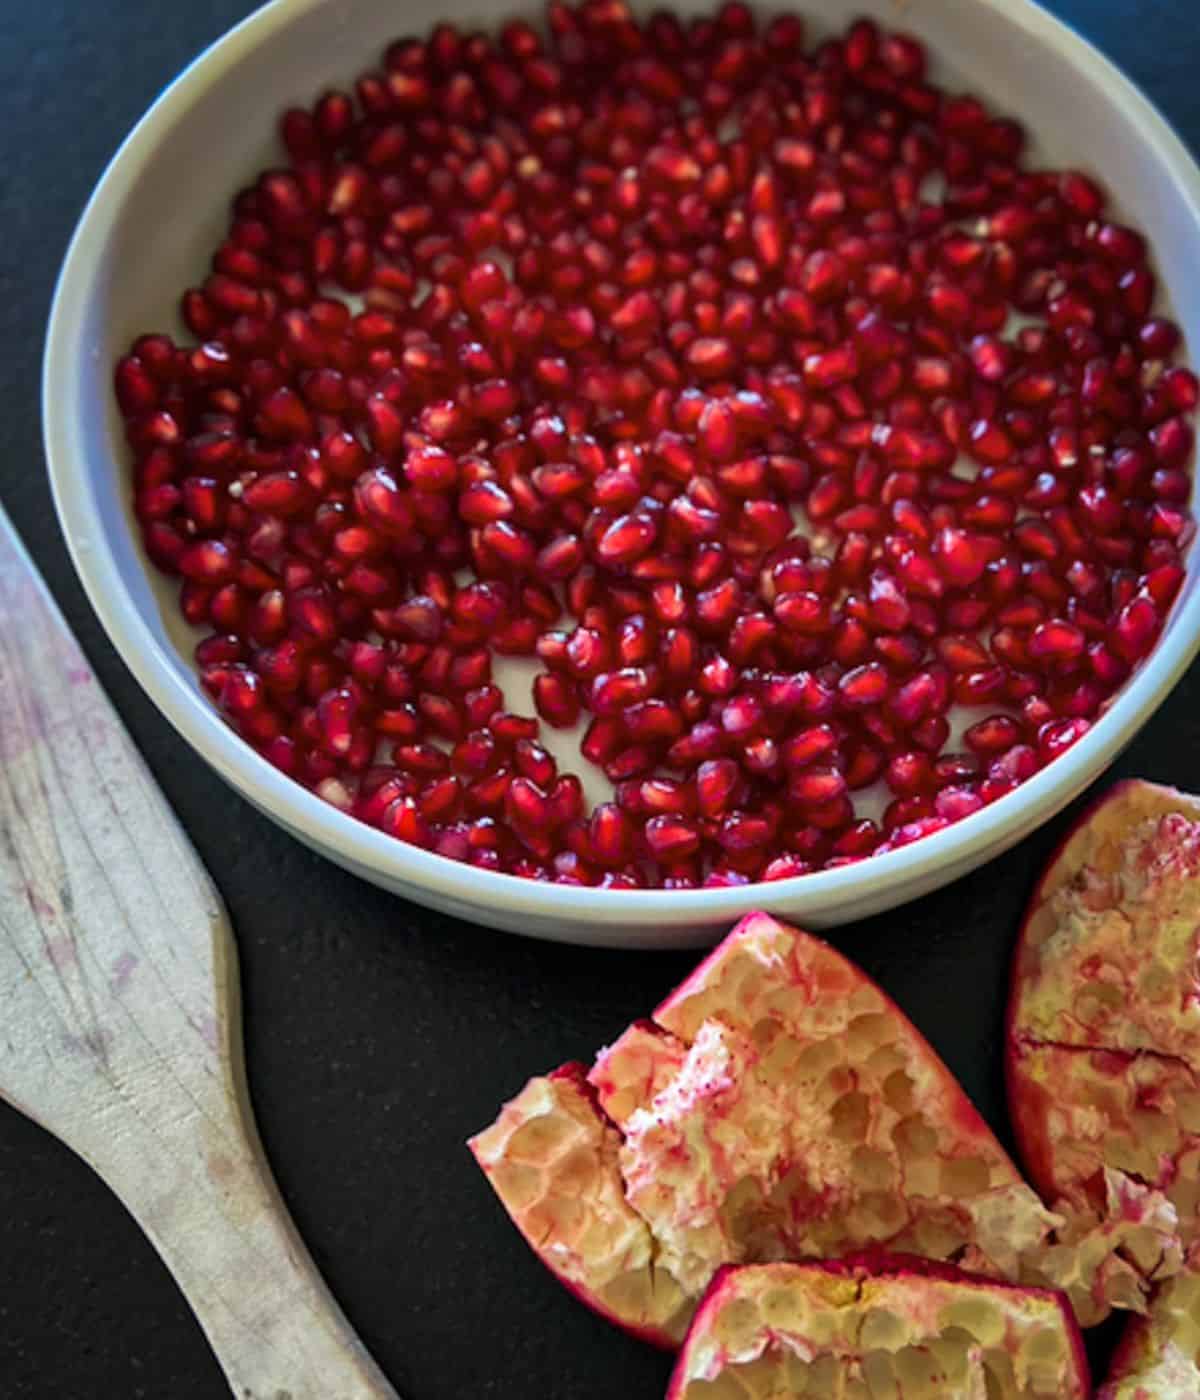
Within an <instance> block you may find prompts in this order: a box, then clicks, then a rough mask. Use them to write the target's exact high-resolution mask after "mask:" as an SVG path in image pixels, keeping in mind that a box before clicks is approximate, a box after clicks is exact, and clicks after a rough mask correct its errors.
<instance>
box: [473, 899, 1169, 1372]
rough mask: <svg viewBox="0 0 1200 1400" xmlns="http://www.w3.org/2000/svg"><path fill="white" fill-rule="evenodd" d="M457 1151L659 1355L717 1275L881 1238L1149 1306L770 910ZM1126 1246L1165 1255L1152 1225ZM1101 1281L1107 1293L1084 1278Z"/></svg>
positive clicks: (911, 1037) (925, 1062)
mask: <svg viewBox="0 0 1200 1400" xmlns="http://www.w3.org/2000/svg"><path fill="white" fill-rule="evenodd" d="M471 1148H472V1151H473V1152H474V1154H475V1156H476V1159H477V1160H478V1162H479V1164H480V1166H481V1167H482V1168H483V1170H484V1171H485V1172H486V1173H487V1175H488V1178H489V1179H490V1181H491V1183H492V1186H493V1187H494V1189H495V1191H496V1193H497V1194H498V1195H499V1197H500V1199H501V1200H502V1201H503V1203H504V1205H505V1207H506V1209H507V1210H508V1212H509V1214H510V1215H511V1216H512V1218H513V1220H514V1222H515V1223H516V1225H517V1226H518V1228H519V1229H520V1230H521V1232H522V1233H523V1234H524V1236H525V1238H526V1239H527V1240H528V1241H529V1243H530V1245H531V1246H532V1247H533V1249H534V1250H535V1251H536V1253H537V1254H538V1255H539V1257H540V1258H541V1259H542V1260H543V1261H544V1262H545V1263H546V1264H547V1265H548V1266H549V1267H550V1268H551V1269H552V1270H553V1271H554V1272H555V1273H556V1274H557V1275H558V1276H559V1277H560V1278H561V1279H562V1280H563V1281H564V1282H565V1283H566V1284H567V1285H568V1286H569V1287H570V1288H571V1289H572V1290H573V1291H574V1292H576V1293H577V1294H579V1296H581V1297H582V1298H583V1299H584V1300H585V1301H587V1302H588V1303H590V1304H591V1305H592V1306H593V1307H595V1308H597V1309H598V1310H599V1311H600V1312H602V1313H604V1314H606V1315H607V1316H609V1317H611V1318H612V1319H613V1320H615V1321H617V1322H619V1323H620V1324H621V1325H623V1326H625V1327H627V1328H629V1329H630V1330H631V1331H633V1332H635V1333H638V1334H640V1335H642V1336H645V1337H647V1338H648V1339H650V1340H653V1341H655V1342H658V1343H660V1344H662V1345H667V1346H670V1345H674V1344H676V1343H678V1341H679V1340H680V1338H681V1337H682V1335H683V1332H684V1330H685V1329H686V1326H687V1323H688V1319H689V1318H690V1316H691V1314H692V1312H693V1310H694V1308H695V1305H696V1303H697V1301H698V1300H699V1298H700V1296H701V1295H702V1294H703V1292H704V1290H705V1289H706V1288H707V1287H708V1285H709V1283H710V1282H711V1280H712V1277H713V1275H714V1274H715V1273H716V1271H717V1270H718V1269H719V1268H720V1267H721V1266H722V1265H725V1264H741V1263H760V1262H773V1261H779V1260H795V1259H822V1258H829V1257H837V1256H844V1255H848V1254H851V1253H855V1252H857V1251H860V1250H862V1249H864V1248H868V1247H872V1246H881V1245H886V1246H887V1247H888V1248H889V1249H893V1250H899V1251H903V1252H909V1253H913V1254H919V1255H922V1256H925V1257H927V1258H932V1259H946V1260H953V1261H954V1262H955V1263H958V1264H962V1265H964V1266H966V1267H968V1268H970V1269H972V1270H973V1271H975V1272H978V1273H982V1274H986V1275H989V1276H993V1277H999V1278H1006V1279H1010V1280H1012V1281H1020V1282H1029V1283H1037V1284H1045V1285H1051V1286H1055V1287H1063V1288H1066V1289H1067V1290H1068V1291H1069V1292H1070V1294H1071V1298H1072V1301H1073V1303H1074V1304H1075V1306H1076V1309H1077V1311H1078V1312H1079V1313H1080V1316H1081V1320H1086V1321H1093V1320H1098V1319H1099V1318H1100V1317H1102V1316H1103V1315H1104V1313H1105V1312H1106V1311H1107V1307H1108V1305H1109V1303H1110V1302H1115V1303H1117V1304H1119V1305H1125V1306H1138V1305H1139V1304H1140V1301H1141V1289H1140V1286H1139V1285H1140V1279H1141V1275H1140V1274H1138V1275H1136V1277H1135V1280H1134V1282H1133V1283H1129V1284H1128V1285H1127V1286H1126V1284H1125V1282H1124V1276H1125V1272H1127V1271H1128V1266H1126V1265H1125V1264H1124V1262H1123V1261H1118V1263H1117V1264H1116V1265H1114V1263H1113V1252H1114V1251H1115V1250H1119V1249H1126V1248H1128V1246H1129V1242H1128V1239H1127V1235H1128V1232H1129V1231H1130V1230H1133V1229H1134V1228H1135V1227H1134V1226H1132V1225H1129V1224H1128V1222H1125V1221H1123V1222H1122V1224H1121V1226H1120V1227H1119V1228H1118V1227H1114V1226H1113V1225H1112V1224H1111V1222H1110V1220H1109V1216H1108V1213H1107V1212H1103V1211H1097V1212H1096V1213H1095V1214H1094V1216H1085V1215H1084V1214H1083V1213H1082V1212H1075V1213H1074V1214H1073V1215H1072V1217H1071V1218H1070V1220H1069V1221H1068V1220H1066V1219H1065V1218H1064V1217H1061V1216H1058V1215H1053V1214H1051V1213H1050V1212H1049V1211H1047V1210H1046V1209H1045V1208H1044V1207H1043V1206H1042V1204H1041V1203H1040V1202H1039V1200H1038V1198H1037V1196H1036V1194H1035V1193H1034V1192H1033V1190H1032V1189H1031V1188H1030V1187H1029V1186H1027V1185H1026V1184H1025V1183H1024V1182H1023V1181H1022V1179H1021V1177H1020V1175H1019V1174H1018V1172H1017V1170H1016V1168H1015V1167H1014V1166H1013V1164H1012V1162H1011V1161H1010V1160H1009V1158H1008V1157H1007V1155H1006V1154H1005V1152H1004V1150H1003V1149H1002V1148H1001V1147H1000V1145H999V1143H998V1142H997V1141H996V1139H995V1138H994V1137H993V1135H992V1133H991V1132H990V1130H989V1129H988V1127H987V1125H986V1124H985V1123H984V1122H983V1120H982V1118H980V1116H979V1114H978V1113H977V1112H976V1110H975V1109H974V1108H973V1107H972V1105H971V1103H970V1102H969V1101H968V1099H967V1097H966V1095H965V1094H964V1093H963V1091H962V1090H961V1088H960V1087H959V1086H958V1084H957V1083H956V1082H955V1080H954V1079H953V1078H952V1076H951V1075H950V1073H949V1071H948V1070H947V1069H946V1067H945V1066H944V1065H943V1064H942V1063H941V1061H940V1060H939V1059H938V1058H937V1056H936V1055H935V1054H934V1052H933V1051H932V1049H931V1048H930V1047H929V1045H928V1044H927V1043H926V1042H925V1040H924V1039H923V1038H922V1037H921V1035H920V1034H919V1033H918V1031H917V1030H916V1029H915V1028H914V1027H913V1026H912V1024H911V1023H910V1022H909V1021H908V1020H907V1018H906V1017H905V1016H904V1015H903V1013H902V1012H901V1011H900V1010H899V1009H898V1008H897V1007H896V1006H895V1004H894V1003H893V1002H891V1001H890V1000H889V999H888V998H887V996H886V995H885V994H884V993H883V992H882V991H881V990H880V989H879V988H878V987H877V986H876V985H875V984H874V983H873V982H871V981H870V980H869V979H868V978H867V977H866V976H864V975H863V973H862V972H861V971H859V969H857V968H856V967H854V966H853V965H852V964H851V963H849V962H848V961H847V960H846V959H845V958H843V957H842V956H841V954H839V953H837V952H835V951H834V950H833V949H832V948H830V947H829V946H828V945H827V944H825V943H823V942H821V941H820V940H819V939H816V938H813V937H811V936H810V935H808V934H805V933H801V932H799V931H797V930H796V929H792V928H789V927H787V926H786V925H784V924H781V923H779V922H777V921H776V920H775V919H773V918H771V917H770V916H768V915H766V914H751V915H749V916H748V917H747V918H746V919H744V920H743V921H742V923H741V924H740V925H739V926H738V927H737V928H736V929H735V930H734V931H733V933H732V934H730V936H729V937H728V938H727V939H726V940H725V941H724V943H722V944H721V946H720V947H719V948H718V949H717V950H716V951H715V952H714V953H713V954H712V955H711V956H710V957H709V958H708V959H707V960H706V961H705V962H704V963H703V964H702V965H701V966H700V968H699V969H698V970H697V971H696V972H695V973H694V974H693V975H692V976H691V977H690V978H689V979H688V980H687V981H686V982H685V983H684V984H683V985H682V986H681V987H680V988H679V989H678V991H676V992H675V993H673V994H672V995H671V996H670V997H668V999H667V1000H666V1001H665V1002H663V1004H662V1005H661V1006H660V1007H659V1008H658V1010H657V1011H656V1012H655V1013H654V1018H653V1020H651V1021H645V1022H640V1023H638V1024H635V1025H634V1026H632V1027H630V1029H629V1030H627V1031H626V1032H625V1034H624V1035H622V1036H621V1038H620V1039H619V1040H618V1041H617V1042H616V1043H615V1044H614V1045H612V1046H610V1047H609V1048H608V1049H606V1050H604V1051H602V1052H601V1054H600V1055H599V1056H598V1058H597V1060H596V1063H595V1066H594V1067H593V1068H592V1070H591V1071H590V1072H585V1071H584V1070H583V1069H582V1068H581V1067H580V1066H577V1065H576V1066H567V1067H565V1068H563V1069H561V1070H558V1071H556V1072H555V1073H553V1074H551V1075H550V1076H548V1077H546V1078H539V1079H533V1080H531V1081H530V1083H529V1084H528V1085H527V1086H526V1087H525V1089H524V1090H523V1091H522V1092H521V1093H520V1094H519V1095H518V1096H517V1098H516V1099H514V1100H513V1101H512V1102H511V1103H510V1104H508V1105H507V1106H506V1107H505V1108H504V1110H503V1111H502V1113H501V1114H500V1117H499V1118H498V1119H497V1121H496V1122H495V1123H494V1124H493V1125H492V1126H491V1127H490V1128H488V1129H487V1130H486V1131H484V1132H482V1133H480V1134H479V1135H478V1136H477V1137H476V1138H474V1139H473V1141H472V1143H471ZM1151 1223H1153V1221H1152V1222H1151ZM1093 1227H1095V1228H1093ZM1143 1228H1144V1226H1143V1225H1142V1224H1141V1223H1140V1222H1139V1224H1138V1225H1137V1226H1136V1229H1137V1230H1141V1229H1143ZM1055 1231H1059V1234H1058V1235H1057V1236H1055V1234H1054V1232H1055ZM1064 1231H1066V1232H1067V1233H1063V1232H1064ZM1137 1243H1138V1245H1139V1247H1141V1248H1142V1249H1143V1251H1146V1250H1149V1249H1151V1248H1153V1249H1154V1251H1155V1254H1156V1258H1157V1255H1158V1254H1159V1253H1161V1248H1162V1246H1161V1241H1160V1239H1159V1236H1158V1234H1157V1233H1155V1232H1154V1230H1153V1229H1149V1230H1148V1232H1147V1235H1146V1239H1145V1240H1143V1239H1142V1238H1141V1237H1140V1235H1139V1236H1138V1239H1137ZM1111 1273H1115V1274H1119V1275H1120V1276H1121V1279H1122V1287H1121V1288H1120V1289H1113V1288H1111V1287H1109V1286H1108V1285H1107V1282H1105V1284H1104V1286H1100V1285H1098V1282H1097V1279H1098V1276H1101V1275H1103V1277H1104V1279H1105V1280H1107V1278H1108V1276H1109V1274H1111Z"/></svg>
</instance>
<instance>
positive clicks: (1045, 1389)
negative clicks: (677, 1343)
mask: <svg viewBox="0 0 1200 1400" xmlns="http://www.w3.org/2000/svg"><path fill="white" fill-rule="evenodd" d="M1089 1393H1090V1384H1089V1376H1088V1367H1087V1359H1086V1357H1085V1355H1084V1351H1083V1341H1082V1338H1081V1337H1080V1335H1079V1328H1078V1325H1077V1324H1076V1322H1075V1318H1074V1316H1073V1315H1072V1313H1071V1307H1070V1304H1069V1303H1068V1301H1067V1299H1066V1297H1065V1296H1064V1295H1063V1294H1062V1293H1055V1292H1052V1291H1049V1290H1046V1289H1038V1288H1021V1287H1018V1286H1015V1285H1013V1284H1003V1283H996V1282H995V1281H994V1280H991V1279H981V1278H978V1277H976V1276H974V1275H971V1274H965V1273H961V1272H960V1271H959V1270H957V1269H954V1268H950V1267H948V1266H946V1265H934V1264H930V1263H929V1262H928V1261H926V1260H923V1259H914V1258H905V1257H903V1256H896V1257H890V1258H889V1257H888V1256H879V1257H871V1256H867V1257H864V1258H861V1259H851V1260H844V1261H841V1262H836V1263H829V1262H821V1263H815V1264H763V1265H751V1266H749V1267H745V1268H731V1269H724V1270H722V1272H721V1273H720V1274H718V1275H717V1277H716V1278H715V1279H714V1281H713V1284H712V1287H711V1288H710V1289H709V1291H708V1293H707V1295H706V1296H705V1298H704V1301H703V1302H702V1303H701V1305H700V1308H699V1310H698V1311H697V1313H696V1317H695V1320H694V1321H693V1323H692V1326H691V1329H690V1330H689V1332H688V1336H687V1340H686V1342H685V1343H684V1346H683V1350H682V1352H681V1353H680V1356H679V1361H678V1364H677V1365H676V1367H675V1372H674V1374H673V1376H672V1378H671V1384H670V1387H669V1389H668V1391H667V1400H790V1397H792V1396H796V1397H800V1396H813V1397H817V1396H819V1397H822V1400H850V1397H854V1400H885V1397H886V1400H895V1397H899V1396H902V1397H904V1400H956V1397H957V1398H958V1400H1007V1397H1013V1400H1016V1397H1028V1398H1029V1400H1035V1397H1041V1400H1077V1398H1078V1400H1082V1397H1085V1396H1087V1395H1088V1394H1089Z"/></svg>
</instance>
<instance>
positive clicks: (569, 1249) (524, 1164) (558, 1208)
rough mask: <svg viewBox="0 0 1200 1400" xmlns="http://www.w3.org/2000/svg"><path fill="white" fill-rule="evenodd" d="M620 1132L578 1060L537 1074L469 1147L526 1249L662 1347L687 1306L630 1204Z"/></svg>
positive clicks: (682, 1324)
mask: <svg viewBox="0 0 1200 1400" xmlns="http://www.w3.org/2000/svg"><path fill="white" fill-rule="evenodd" d="M620 1145H621V1139H620V1134H619V1133H618V1132H617V1131H616V1129H615V1128H614V1127H612V1125H611V1124H610V1123H608V1122H607V1121H606V1120H605V1118H604V1117H603V1115H602V1114H601V1113H600V1112H599V1111H598V1109H597V1108H596V1104H595V1097H594V1094H593V1092H592V1090H591V1089H590V1087H589V1086H588V1084H587V1082H586V1079H585V1077H584V1069H583V1066H582V1065H564V1066H563V1067H562V1068H561V1069H558V1070H555V1071H554V1072H553V1073H552V1074H549V1075H546V1076H543V1077H540V1078H536V1079H531V1080H530V1081H529V1083H528V1084H526V1086H525V1088H524V1089H522V1091H521V1092H520V1093H519V1094H518V1095H517V1097H516V1098H515V1099H513V1100H512V1101H511V1102H510V1103H507V1104H506V1105H505V1106H504V1108H503V1109H502V1110H501V1113H500V1116H499V1117H498V1118H497V1119H496V1121H495V1123H493V1124H492V1125H491V1127H489V1128H486V1129H485V1130H484V1131H483V1132H481V1133H479V1134H477V1135H476V1136H475V1137H473V1138H472V1139H471V1141H470V1142H469V1144H468V1146H469V1147H470V1149H471V1152H472V1154H473V1155H474V1157H475V1160H476V1161H477V1162H478V1163H479V1166H480V1167H481V1169H482V1170H483V1172H484V1174H485V1175H486V1176H487V1178H488V1181H489V1182H490V1183H491V1185H492V1189H493V1190H494V1191H495V1192H496V1194H497V1196H499V1198H500V1199H501V1201H503V1203H504V1206H505V1209H506V1210H507V1211H508V1213H509V1215H510V1217H511V1218H512V1221H513V1223H514V1224H515V1225H516V1227H517V1229H518V1230H520V1232H521V1234H522V1235H523V1236H524V1237H525V1239H526V1241H527V1242H528V1244H529V1246H530V1248H531V1249H532V1250H533V1252H534V1253H535V1254H536V1255H537V1256H538V1258H539V1259H540V1260H541V1261H542V1262H543V1263H544V1264H545V1265H546V1267H547V1268H548V1269H549V1270H550V1271H551V1273H553V1274H554V1275H555V1276H556V1277H557V1278H558V1279H559V1281H560V1282H561V1283H563V1284H565V1285H566V1287H567V1288H568V1289H570V1290H571V1292H573V1293H575V1294H576V1295H577V1296H579V1297H580V1298H581V1299H582V1300H583V1301H584V1302H586V1303H587V1304H588V1305H589V1307H592V1308H594V1309H595V1310H596V1311H597V1312H599V1313H600V1314H602V1315H603V1316H605V1317H607V1318H609V1319H610V1320H611V1321H613V1322H615V1323H617V1324H619V1325H620V1326H622V1327H625V1328H627V1329H629V1330H630V1331H632V1332H635V1333H637V1334H638V1335H639V1336H641V1337H643V1338H644V1339H645V1340H646V1341H648V1342H651V1343H653V1344H654V1345H656V1346H662V1347H672V1348H673V1347H675V1346H677V1345H678V1343H679V1340H680V1338H681V1337H682V1336H683V1333H684V1330H685V1328H686V1324H687V1318H688V1316H690V1313H691V1306H690V1303H685V1300H684V1297H683V1294H682V1293H681V1291H680V1289H679V1287H678V1285H677V1284H676V1283H675V1281H674V1280H673V1279H672V1278H671V1277H670V1275H669V1274H668V1273H667V1272H666V1271H665V1270H663V1269H658V1268H655V1267H654V1255H655V1245H654V1241H653V1240H652V1238H651V1236H650V1231H649V1229H648V1228H647V1226H646V1223H645V1221H644V1220H642V1219H641V1217H640V1216H638V1215H637V1214H636V1213H635V1212H634V1211H633V1209H632V1208H631V1207H630V1205H629V1203H628V1202H627V1201H626V1199H625V1196H624V1190H623V1183H622V1181H621V1173H620V1170H619V1168H618V1165H617V1154H618V1151H619V1149H620Z"/></svg>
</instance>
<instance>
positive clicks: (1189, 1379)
mask: <svg viewBox="0 0 1200 1400" xmlns="http://www.w3.org/2000/svg"><path fill="white" fill-rule="evenodd" d="M1191 1395H1200V1256H1197V1255H1196V1254H1195V1253H1193V1254H1192V1256H1191V1257H1190V1258H1189V1261H1188V1268H1187V1269H1186V1270H1185V1271H1184V1272H1183V1273H1181V1274H1179V1275H1178V1276H1177V1277H1176V1278H1173V1279H1170V1280H1168V1282H1166V1283H1164V1284H1163V1286H1162V1288H1161V1289H1160V1290H1159V1291H1158V1293H1157V1294H1156V1295H1155V1298H1154V1302H1153V1303H1152V1304H1151V1306H1150V1312H1149V1313H1148V1314H1147V1316H1145V1317H1137V1318H1134V1319H1133V1321H1132V1322H1130V1324H1129V1327H1128V1328H1127V1330H1126V1332H1125V1335H1124V1336H1123V1337H1122V1338H1121V1343H1120V1345H1119V1346H1118V1347H1117V1350H1116V1352H1115V1353H1114V1354H1113V1359H1112V1365H1111V1366H1110V1368H1109V1372H1108V1379H1107V1380H1106V1381H1105V1382H1104V1384H1103V1385H1102V1386H1101V1387H1100V1389H1099V1390H1098V1391H1097V1393H1096V1400H1182V1397H1184V1396H1191Z"/></svg>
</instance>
